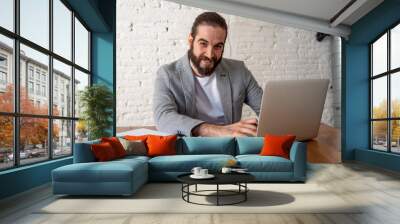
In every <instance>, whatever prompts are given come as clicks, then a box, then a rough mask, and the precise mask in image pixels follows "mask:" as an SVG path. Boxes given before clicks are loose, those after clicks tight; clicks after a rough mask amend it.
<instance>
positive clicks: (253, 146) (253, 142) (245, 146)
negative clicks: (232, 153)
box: [236, 137, 264, 155]
mask: <svg viewBox="0 0 400 224" xmlns="http://www.w3.org/2000/svg"><path fill="white" fill-rule="evenodd" d="M236 143H237V144H236V155H245V154H259V153H260V151H261V148H262V147H263V145H264V138H263V137H237V138H236Z"/></svg>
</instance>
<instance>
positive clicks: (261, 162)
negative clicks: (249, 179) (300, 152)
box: [236, 155, 293, 172]
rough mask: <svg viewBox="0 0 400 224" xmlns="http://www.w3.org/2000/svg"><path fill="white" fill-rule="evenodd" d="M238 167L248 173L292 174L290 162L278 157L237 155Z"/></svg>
mask: <svg viewBox="0 0 400 224" xmlns="http://www.w3.org/2000/svg"><path fill="white" fill-rule="evenodd" d="M236 159H237V160H238V162H239V165H240V167H242V168H247V169H248V171H249V172H292V171H293V163H292V161H290V160H288V159H285V158H283V157H278V156H260V155H238V156H236Z"/></svg>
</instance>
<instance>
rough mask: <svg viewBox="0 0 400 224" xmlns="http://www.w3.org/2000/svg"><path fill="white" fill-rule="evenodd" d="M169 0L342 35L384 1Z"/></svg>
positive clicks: (345, 34) (344, 35) (346, 35)
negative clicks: (337, 15) (348, 5)
mask: <svg viewBox="0 0 400 224" xmlns="http://www.w3.org/2000/svg"><path fill="white" fill-rule="evenodd" d="M169 1H173V2H176V3H180V4H184V5H189V6H193V7H198V8H203V9H206V10H212V11H219V12H223V13H227V14H232V15H238V16H243V17H248V18H253V19H258V20H262V21H266V22H270V23H275V24H281V25H285V26H291V27H296V28H301V29H305V30H311V31H315V32H322V33H327V34H331V35H336V36H342V37H348V36H349V35H350V32H351V28H350V27H351V25H352V24H353V23H355V22H356V21H357V20H359V19H360V18H361V17H362V16H364V15H365V14H367V13H368V12H369V11H371V10H372V9H374V8H375V7H376V6H378V5H379V4H380V3H382V2H383V0H355V1H353V0H169ZM351 2H352V4H351V6H350V7H348V8H347V9H346V10H345V11H343V13H341V14H340V16H339V17H337V18H336V20H332V18H334V16H335V15H336V14H338V13H339V12H340V11H341V9H343V8H344V7H345V6H346V5H347V4H349V3H351ZM331 20H332V21H331Z"/></svg>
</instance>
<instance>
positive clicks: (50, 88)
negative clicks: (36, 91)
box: [47, 0, 53, 159]
mask: <svg viewBox="0 0 400 224" xmlns="http://www.w3.org/2000/svg"><path fill="white" fill-rule="evenodd" d="M49 50H50V52H53V0H49ZM48 79H49V80H48V81H49V82H48V83H49V86H48V91H49V94H48V97H49V110H48V113H49V116H50V119H48V133H47V135H48V140H47V141H48V152H49V159H53V119H52V116H53V57H52V55H49V75H48Z"/></svg>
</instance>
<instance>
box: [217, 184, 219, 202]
mask: <svg viewBox="0 0 400 224" xmlns="http://www.w3.org/2000/svg"><path fill="white" fill-rule="evenodd" d="M218 205H219V184H217V206H218Z"/></svg>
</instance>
